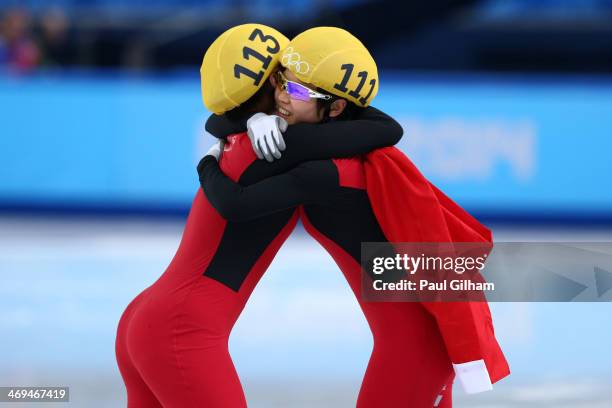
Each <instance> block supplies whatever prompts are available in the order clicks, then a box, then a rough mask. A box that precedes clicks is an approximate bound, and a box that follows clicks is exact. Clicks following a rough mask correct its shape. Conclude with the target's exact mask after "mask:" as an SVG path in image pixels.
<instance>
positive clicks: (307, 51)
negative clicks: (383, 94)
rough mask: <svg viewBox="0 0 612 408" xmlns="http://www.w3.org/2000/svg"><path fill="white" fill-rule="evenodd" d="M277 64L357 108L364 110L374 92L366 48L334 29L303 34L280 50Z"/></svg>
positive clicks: (375, 73) (375, 84)
mask: <svg viewBox="0 0 612 408" xmlns="http://www.w3.org/2000/svg"><path fill="white" fill-rule="evenodd" d="M281 64H282V65H283V66H284V67H285V68H287V69H289V70H290V71H291V72H293V73H294V74H295V76H296V77H297V78H298V79H299V80H301V81H303V82H306V83H311V84H313V85H315V86H317V87H319V88H321V89H324V90H325V91H327V92H329V93H332V94H334V95H336V96H340V97H342V98H346V99H347V100H350V101H352V102H354V103H355V104H356V105H357V106H368V105H369V104H370V102H372V99H374V97H375V96H376V93H377V92H378V69H377V68H376V62H374V58H372V56H371V55H370V53H369V52H368V50H367V49H366V47H365V46H364V45H363V44H362V43H361V41H359V40H358V39H357V38H355V37H354V36H353V35H352V34H351V33H349V32H348V31H346V30H343V29H341V28H336V27H315V28H311V29H309V30H306V31H304V32H303V33H301V34H299V35H298V36H296V37H295V38H294V39H293V40H291V41H290V42H289V45H288V46H287V48H285V49H284V50H283V53H282V56H281Z"/></svg>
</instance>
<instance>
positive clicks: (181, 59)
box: [0, 0, 612, 408]
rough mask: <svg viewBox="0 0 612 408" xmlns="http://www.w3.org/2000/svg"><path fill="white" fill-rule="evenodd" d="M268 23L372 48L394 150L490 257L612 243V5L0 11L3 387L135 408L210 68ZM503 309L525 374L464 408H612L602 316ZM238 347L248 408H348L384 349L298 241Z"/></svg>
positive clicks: (564, 0) (34, 1) (341, 287)
mask: <svg viewBox="0 0 612 408" xmlns="http://www.w3.org/2000/svg"><path fill="white" fill-rule="evenodd" d="M254 21H256V22H262V23H264V24H269V25H271V26H274V27H276V28H278V29H279V30H280V31H283V32H284V33H285V34H287V35H288V36H289V37H291V36H293V35H295V34H297V33H299V32H301V31H303V30H304V29H306V28H309V27H313V26H317V25H335V26H340V27H344V28H346V29H348V30H349V31H351V32H352V33H354V34H355V35H356V36H358V37H359V38H360V39H361V40H362V41H363V42H364V44H365V45H366V46H367V47H368V48H369V49H370V51H371V52H372V54H373V55H374V57H375V59H376V60H377V62H378V65H379V72H380V74H381V86H380V91H379V94H378V96H377V98H376V99H375V101H374V105H375V106H377V107H379V108H381V109H383V110H385V111H386V112H388V113H389V114H391V115H392V116H394V117H395V118H396V119H397V120H398V121H400V123H401V124H402V126H403V127H404V130H405V135H404V138H403V140H402V141H401V142H400V145H399V147H400V148H401V149H402V150H403V151H405V152H406V153H407V154H409V155H410V156H411V157H412V158H413V159H414V161H415V162H416V163H417V165H418V166H419V167H420V168H421V169H422V171H423V172H424V173H425V174H426V175H427V176H428V177H429V178H430V179H431V180H433V181H434V182H435V183H436V184H437V185H438V186H439V187H441V188H442V189H443V190H445V191H446V192H447V193H448V194H449V195H450V196H451V197H453V198H454V199H456V200H457V201H458V202H459V203H460V204H462V205H464V206H465V207H466V208H467V209H469V210H470V211H471V212H472V213H473V214H475V215H476V216H477V217H478V218H479V219H481V220H482V221H484V222H485V223H487V224H488V225H490V226H492V227H493V229H494V232H495V234H496V239H497V240H499V241H608V242H609V241H612V181H610V180H611V179H610V177H611V175H612V161H611V160H610V151H611V149H612V1H610V0H573V1H572V0H557V1H553V0H540V1H538V2H534V1H530V0H483V1H476V0H455V1H453V0H430V1H428V2H420V1H404V2H394V1H366V0H335V1H324V0H319V1H307V0H299V1H284V2H272V1H268V0H252V1H242V0H233V1H224V2H222V1H212V0H205V1H195V0H174V1H171V0H148V1H144V0H134V1H130V2H125V1H119V0H81V1H78V0H57V1H54V0H49V1H44V0H24V1H10V0H4V1H0V104H1V107H2V109H1V111H0V164H1V168H2V170H1V171H0V172H1V173H0V174H2V177H0V277H1V278H2V284H1V285H0V339H2V343H1V344H2V347H0V361H1V363H0V386H9V385H19V386H26V385H41V386H42V385H49V386H60V385H67V386H70V387H71V390H70V393H71V400H72V403H71V405H72V406H78V407H93V408H97V407H120V406H125V389H124V386H123V383H122V381H121V378H120V375H119V372H118V370H117V368H116V364H115V357H114V336H115V330H116V324H117V321H118V319H119V317H120V315H121V313H122V311H123V309H124V308H125V306H126V305H127V304H128V303H129V301H130V300H131V299H132V298H133V297H134V296H135V295H136V294H137V293H139V292H140V291H141V290H142V289H144V288H145V287H146V286H148V285H149V284H150V283H152V282H153V281H154V280H155V279H156V278H157V277H158V276H159V275H160V274H161V273H162V272H163V270H164V269H165V267H166V265H167V264H168V263H169V261H170V259H171V258H172V256H173V254H174V251H175V250H176V247H177V245H178V241H179V239H180V235H181V233H182V228H183V225H184V221H185V217H186V215H187V211H188V209H189V206H190V203H191V200H192V198H193V195H194V193H195V191H196V189H197V188H198V181H197V177H196V171H195V165H196V163H197V162H198V160H199V158H200V157H201V156H202V155H203V153H204V152H205V151H206V150H207V149H208V147H209V145H210V144H211V143H212V139H211V137H210V135H207V134H206V133H205V132H204V130H203V124H204V121H205V120H206V118H207V116H208V113H207V112H206V111H205V109H204V107H203V105H202V102H201V98H200V87H199V76H198V69H199V64H200V63H201V59H202V56H203V54H204V51H205V50H206V48H207V47H208V45H209V44H210V43H211V42H212V40H213V39H214V38H215V37H216V36H218V35H219V34H220V33H221V32H222V31H224V30H225V29H227V28H229V27H230V26H232V25H235V24H240V23H245V22H254ZM492 310H493V314H494V319H495V322H496V326H497V332H498V336H499V339H500V342H501V343H502V346H503V347H504V350H505V351H506V354H507V356H508V359H509V362H510V365H511V368H512V370H513V374H512V376H511V377H510V378H508V379H506V380H503V381H502V382H501V383H500V384H499V385H498V386H496V388H495V389H496V390H495V391H494V392H492V393H485V394H482V395H477V396H465V395H463V394H462V392H461V391H460V390H459V387H456V388H455V389H457V392H456V401H457V403H456V406H458V407H489V408H492V407H495V408H501V407H561V408H566V407H567V408H569V407H572V408H573V407H589V408H603V407H610V406H612V391H611V390H612V355H611V354H610V348H609V344H611V342H612V318H611V317H610V316H611V313H610V311H611V310H610V307H609V305H608V304H602V303H592V304H591V303H566V304H559V303H539V304H535V303H534V304H525V303H504V304H493V305H492ZM230 348H231V352H232V355H233V357H234V361H235V364H236V367H237V369H238V372H239V374H240V376H241V379H242V381H243V384H244V386H245V390H246V393H247V398H248V400H249V402H250V406H252V407H255V408H259V407H261V408H267V407H350V406H354V401H355V398H356V395H357V391H358V387H359V382H360V379H361V376H362V374H363V371H364V370H365V367H366V364H367V359H368V356H369V353H370V348H371V337H370V334H369V331H368V329H367V326H366V323H365V320H364V318H363V317H362V316H361V313H360V311H359V308H358V305H357V303H356V301H355V300H354V299H353V297H352V294H351V293H350V290H349V288H348V286H347V285H346V283H345V282H344V280H343V278H342V276H341V274H340V273H339V271H338V270H337V268H336V266H335V264H334V263H333V261H332V260H331V258H330V257H329V256H328V255H327V254H326V253H325V252H324V251H323V250H322V249H321V248H319V247H318V246H317V244H316V243H314V242H313V241H312V240H310V239H309V238H308V237H307V236H306V235H304V234H303V232H302V230H301V228H298V230H296V232H295V233H294V234H293V235H292V237H291V238H290V240H289V241H288V242H287V244H286V245H285V246H284V247H283V248H282V250H281V252H280V253H279V255H278V257H277V258H276V259H275V261H274V263H273V264H272V266H271V268H270V270H269V271H268V273H267V274H266V276H264V278H263V280H262V282H261V283H260V285H259V287H258V289H257V290H256V291H255V293H254V295H253V297H252V299H251V301H250V302H249V304H248V305H247V308H246V310H245V312H244V314H243V316H242V317H241V319H240V320H239V322H238V324H237V326H236V328H235V330H234V332H233V334H232V338H231V339H230ZM0 405H2V404H1V403H0ZM60 405H61V404H60Z"/></svg>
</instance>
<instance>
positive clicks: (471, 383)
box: [453, 360, 493, 394]
mask: <svg viewBox="0 0 612 408" xmlns="http://www.w3.org/2000/svg"><path fill="white" fill-rule="evenodd" d="M453 368H454V369H455V374H456V376H457V378H458V379H459V382H460V383H461V386H462V387H463V390H464V391H465V392H466V394H476V393H479V392H483V391H490V390H492V389H493V385H492V384H491V379H490V378H489V372H488V371H487V366H486V365H485V363H484V360H475V361H469V362H467V363H461V364H453Z"/></svg>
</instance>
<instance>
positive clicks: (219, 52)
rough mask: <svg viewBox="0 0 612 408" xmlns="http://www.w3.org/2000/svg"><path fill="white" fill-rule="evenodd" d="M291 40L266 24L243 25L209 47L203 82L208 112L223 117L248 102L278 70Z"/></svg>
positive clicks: (203, 66)
mask: <svg viewBox="0 0 612 408" xmlns="http://www.w3.org/2000/svg"><path fill="white" fill-rule="evenodd" d="M288 43H289V39H288V38H287V37H285V36H284V35H283V34H281V33H280V32H278V31H277V30H275V29H274V28H272V27H268V26H265V25H263V24H242V25H238V26H236V27H232V28H230V29H229V30H227V31H225V32H224V33H223V34H221V35H220V36H219V37H218V38H217V39H216V40H215V41H214V42H213V43H212V44H211V45H210V47H208V50H207V51H206V54H204V59H203V61H202V67H201V68H200V79H201V86H202V100H203V101H204V106H206V108H207V109H208V110H210V111H211V112H213V113H216V114H217V115H220V114H222V113H223V112H226V111H228V110H230V109H233V108H235V107H236V106H239V105H241V104H242V103H244V102H245V101H247V100H248V99H249V98H250V97H251V96H253V95H254V94H255V92H257V91H258V90H259V88H261V86H262V85H263V83H264V82H265V81H266V80H267V79H268V76H269V75H270V73H271V72H272V71H273V70H274V69H275V68H276V66H277V64H278V61H279V55H280V51H281V50H283V49H284V48H285V47H286V46H287V44H288Z"/></svg>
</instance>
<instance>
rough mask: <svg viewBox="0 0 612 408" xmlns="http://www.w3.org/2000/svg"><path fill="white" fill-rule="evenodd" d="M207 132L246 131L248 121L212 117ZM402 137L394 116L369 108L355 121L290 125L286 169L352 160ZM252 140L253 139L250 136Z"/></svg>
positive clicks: (219, 135)
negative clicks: (302, 164)
mask: <svg viewBox="0 0 612 408" xmlns="http://www.w3.org/2000/svg"><path fill="white" fill-rule="evenodd" d="M206 130H207V131H208V132H210V133H211V134H212V135H213V136H215V137H217V138H225V137H226V136H227V135H230V134H232V133H240V132H245V131H247V127H246V122H232V121H231V120H229V119H228V118H227V116H226V115H211V116H210V117H209V118H208V121H207V122H206ZM402 135H403V129H402V127H401V126H400V125H399V123H397V122H396V121H395V120H394V119H393V118H392V117H390V116H389V115H387V114H386V113H384V112H382V111H380V110H378V109H376V108H374V107H372V106H370V107H367V108H363V109H360V110H359V114H358V115H357V117H356V118H355V119H352V120H338V121H332V122H327V123H316V124H315V123H300V124H296V125H292V126H289V128H288V129H287V130H286V132H285V133H284V141H285V144H286V146H287V147H286V150H284V151H283V153H282V157H281V159H280V160H282V161H283V162H284V163H283V165H284V166H285V167H287V166H288V167H293V166H294V165H296V164H298V163H301V162H303V161H307V160H322V159H330V158H336V157H351V156H356V155H360V154H366V153H369V152H371V151H372V150H375V149H378V148H381V147H387V146H393V145H394V144H396V143H397V142H398V141H399V140H400V139H401V137H402ZM250 137H252V136H251V135H250Z"/></svg>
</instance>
